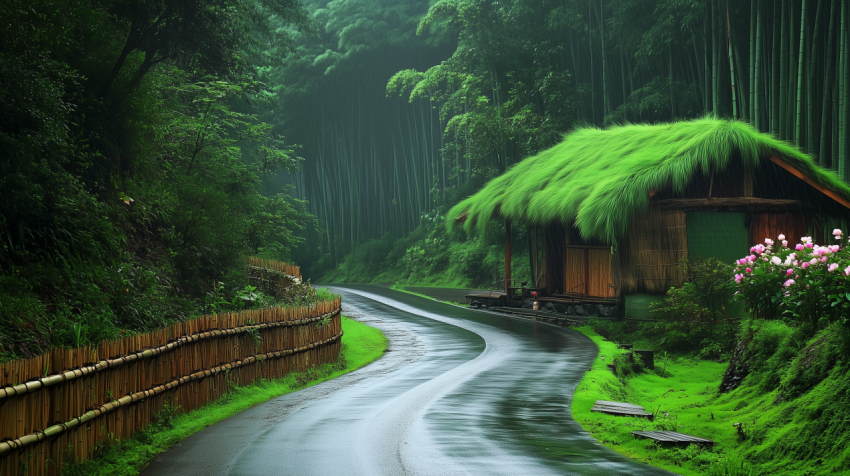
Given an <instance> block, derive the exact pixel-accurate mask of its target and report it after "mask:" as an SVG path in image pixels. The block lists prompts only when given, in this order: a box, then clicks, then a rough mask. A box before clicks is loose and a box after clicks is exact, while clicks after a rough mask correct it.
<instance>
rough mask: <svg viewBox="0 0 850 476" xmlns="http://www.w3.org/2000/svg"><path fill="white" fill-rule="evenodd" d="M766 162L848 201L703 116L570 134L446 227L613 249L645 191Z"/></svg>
mask: <svg viewBox="0 0 850 476" xmlns="http://www.w3.org/2000/svg"><path fill="white" fill-rule="evenodd" d="M771 156H775V157H777V158H779V159H781V160H783V161H785V162H786V163H787V164H790V165H791V166H793V167H795V168H797V169H798V170H799V171H800V172H802V173H803V174H805V175H806V176H808V178H809V179H810V180H812V181H813V182H815V183H817V184H818V185H820V186H822V187H823V188H825V189H827V190H830V191H832V192H834V193H835V194H837V195H838V196H840V197H842V198H844V199H850V187H848V186H847V184H845V183H844V182H842V181H841V180H840V179H839V178H838V176H837V175H835V174H834V173H833V172H831V171H828V170H825V169H823V168H820V167H818V166H817V165H816V164H815V162H814V161H813V160H812V158H811V157H809V156H807V155H806V154H804V153H802V152H801V151H800V150H798V149H797V148H795V147H793V146H791V145H789V144H788V143H786V142H783V141H781V140H778V139H776V138H774V137H772V136H771V135H769V134H762V133H759V132H757V131H756V130H754V129H753V128H752V127H751V126H750V125H749V124H746V123H743V122H739V121H729V120H721V119H716V118H712V117H708V118H703V119H698V120H693V121H683V122H674V123H670V124H659V125H640V124H635V125H626V126H620V127H612V128H610V129H605V130H601V129H597V128H591V127H588V128H581V129H577V130H576V131H574V132H572V133H570V134H568V135H566V136H565V138H564V140H563V141H562V142H561V143H560V144H558V145H556V146H554V147H552V148H550V149H548V150H545V151H543V152H540V153H539V154H537V155H535V156H533V157H529V158H527V159H525V160H523V161H521V162H519V163H517V164H516V165H514V166H513V167H511V168H510V169H509V170H508V171H507V172H505V173H504V174H503V175H501V176H499V177H497V178H495V179H493V180H491V181H490V182H489V183H487V184H486V185H485V186H484V188H483V189H481V190H480V191H479V192H478V193H476V194H475V195H473V196H471V197H469V198H467V199H466V200H463V201H462V202H460V203H459V204H457V205H456V206H455V207H453V208H452V209H451V210H450V211H449V213H448V218H449V223H452V224H454V223H459V222H461V221H463V223H464V227H465V228H466V230H467V231H469V232H474V231H476V229H477V230H479V231H480V230H483V229H484V227H486V225H487V222H489V221H490V219H491V218H493V217H495V216H502V217H505V218H509V219H511V220H516V221H520V222H524V223H532V224H545V223H551V222H564V223H571V222H575V226H576V227H577V228H578V229H579V231H580V232H581V234H582V236H584V237H585V238H599V239H603V240H605V241H606V242H608V243H614V242H616V241H617V238H618V237H619V236H622V234H623V233H625V231H626V227H627V226H628V224H629V222H630V221H631V219H632V218H633V217H634V216H635V215H636V214H638V213H641V212H643V211H645V210H647V208H648V207H649V201H650V196H649V192H650V191H661V190H672V191H673V192H674V193H677V192H681V191H682V190H684V188H685V187H686V186H687V184H688V183H689V182H690V180H691V179H692V178H693V177H694V176H696V175H698V174H705V175H708V174H709V173H710V172H711V170H714V171H715V172H722V171H724V170H725V169H726V168H727V167H729V166H730V164H732V163H733V162H736V161H740V163H741V164H742V165H744V166H747V167H751V168H752V169H753V170H754V172H753V173H754V174H758V169H759V167H761V166H763V165H764V164H765V163H768V162H769V158H770V157H771ZM462 215H465V217H462ZM459 217H461V219H460V220H458V218H459ZM464 218H465V220H464Z"/></svg>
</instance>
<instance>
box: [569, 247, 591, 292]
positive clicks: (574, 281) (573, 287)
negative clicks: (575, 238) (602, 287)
mask: <svg viewBox="0 0 850 476" xmlns="http://www.w3.org/2000/svg"><path fill="white" fill-rule="evenodd" d="M565 252H566V253H565V258H566V259H565V260H564V262H565V263H564V292H567V293H576V294H586V293H587V283H586V282H585V277H586V276H587V269H586V265H587V256H586V255H587V250H586V249H584V248H573V247H569V248H566V250H565Z"/></svg>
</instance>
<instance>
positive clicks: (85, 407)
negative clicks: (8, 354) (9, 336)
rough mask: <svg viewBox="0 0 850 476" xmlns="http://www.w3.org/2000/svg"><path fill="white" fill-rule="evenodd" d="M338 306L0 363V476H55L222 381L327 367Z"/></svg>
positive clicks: (222, 388) (179, 327) (263, 313)
mask: <svg viewBox="0 0 850 476" xmlns="http://www.w3.org/2000/svg"><path fill="white" fill-rule="evenodd" d="M295 270H296V272H297V267H296V268H295ZM340 305H341V303H340V300H339V299H335V300H333V301H325V302H320V303H318V304H317V305H316V306H311V307H300V308H286V309H284V308H271V309H261V310H256V311H254V310H250V311H242V312H238V313H228V314H218V315H214V316H203V317H199V318H197V319H193V320H190V321H185V322H181V323H178V324H175V325H173V326H171V327H168V328H165V329H162V330H159V331H156V332H151V333H148V334H143V335H138V336H133V337H129V338H126V339H122V340H118V341H112V342H103V343H102V344H101V345H100V346H99V347H97V348H91V347H83V348H79V349H54V350H53V351H51V352H49V353H47V354H44V355H41V356H39V357H35V358H32V359H29V360H19V361H14V362H9V363H6V364H0V475H17V474H26V475H43V474H58V473H59V471H60V469H61V467H62V464H63V462H65V461H68V460H73V459H84V458H87V457H88V456H89V455H90V453H91V451H92V450H94V449H96V448H97V447H99V446H102V445H105V444H108V443H109V442H110V441H113V440H114V439H115V438H127V437H129V436H131V435H132V434H133V432H135V431H138V430H142V429H144V428H146V427H147V426H148V425H149V424H150V423H151V422H152V421H153V420H154V419H155V418H156V416H157V415H158V414H159V413H160V412H161V411H162V409H163V406H164V405H165V404H169V405H175V406H179V410H180V411H183V412H185V411H190V410H193V409H195V408H198V407H199V406H201V405H203V404H205V403H208V402H211V401H213V400H215V399H217V398H218V397H220V396H221V395H222V394H224V393H225V392H226V391H227V390H228V389H229V388H230V385H231V383H233V384H237V385H247V384H249V383H251V382H253V381H254V380H256V379H258V378H266V379H274V378H280V377H283V376H285V375H286V374H288V373H290V372H301V371H304V370H307V369H308V368H309V367H311V366H313V365H320V364H324V363H332V362H336V360H337V358H338V356H339V351H340V347H341V338H342V324H341V321H340Z"/></svg>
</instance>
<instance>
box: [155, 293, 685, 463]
mask: <svg viewBox="0 0 850 476" xmlns="http://www.w3.org/2000/svg"><path fill="white" fill-rule="evenodd" d="M336 291H337V292H339V293H341V294H342V295H343V303H344V311H345V313H346V315H350V316H352V317H355V318H357V319H358V320H360V321H362V322H366V323H368V324H369V325H371V326H374V327H378V328H379V329H381V330H382V331H383V332H384V333H385V334H386V335H387V337H388V338H389V341H390V346H389V349H388V353H387V354H386V355H385V356H384V357H382V358H381V359H379V360H378V361H376V362H374V363H372V364H370V365H368V366H366V367H364V368H362V369H360V370H357V371H355V372H352V373H349V374H346V375H344V376H341V377H338V378H336V379H333V380H330V381H327V382H324V383H322V384H320V385H316V386H314V387H310V388H307V389H304V390H301V391H298V392H295V393H291V394H289V395H284V396H282V397H279V398H276V399H274V400H271V401H269V402H267V403H264V404H262V405H259V406H256V407H254V408H251V409H249V410H247V411H244V412H242V413H240V414H238V415H236V416H234V417H232V418H229V419H227V420H224V421H222V422H220V423H217V424H215V425H213V426H210V427H209V428H206V429H205V430H203V431H201V432H199V433H196V434H195V435H192V436H190V437H189V438H187V439H185V440H184V441H183V442H181V443H179V444H177V445H176V446H175V447H174V448H172V449H170V450H168V451H166V452H165V453H163V454H161V455H160V456H159V457H157V458H156V459H155V460H154V461H153V462H152V463H151V464H150V466H148V467H147V468H146V469H145V470H144V471H143V472H142V474H143V475H149V476H154V475H156V476H160V475H175V476H176V475H181V476H185V475H213V474H226V475H267V474H268V475H272V474H275V475H276V474H281V475H283V474H292V475H367V476H373V475H375V476H376V475H392V476H395V475H407V474H410V475H454V474H463V475H467V474H468V475H477V474H481V475H499V474H505V475H517V474H530V475H546V474H600V475H614V474H623V475H652V474H669V473H666V472H664V471H661V470H659V469H656V468H653V467H651V466H648V465H646V464H643V463H639V462H636V461H633V460H630V459H628V458H626V457H624V456H622V455H619V454H617V453H615V452H613V451H611V450H609V449H607V448H605V447H603V446H601V445H599V444H597V443H596V441H595V440H594V439H593V438H591V437H590V435H589V434H588V433H586V432H584V431H582V429H581V427H580V426H579V425H578V424H577V423H576V422H575V421H573V420H572V418H571V416H570V401H571V399H572V392H573V390H574V389H575V387H576V385H578V382H579V380H581V377H582V374H583V373H584V370H585V369H587V368H588V367H589V365H590V363H591V362H592V360H593V358H594V357H595V356H596V352H597V349H596V346H595V345H594V344H593V343H592V342H590V340H588V339H587V338H585V337H584V336H582V335H581V334H579V333H577V332H574V331H570V330H567V329H560V328H556V327H552V326H548V325H546V324H540V323H536V322H532V321H527V320H520V319H515V318H511V317H508V316H504V317H503V316H498V315H493V314H489V313H482V312H478V311H473V310H468V309H462V308H458V307H455V306H449V305H446V304H442V303H439V302H435V301H431V300H427V299H424V298H420V297H417V296H413V295H409V294H404V293H400V292H397V291H392V290H389V289H386V288H381V287H377V286H347V287H345V288H336Z"/></svg>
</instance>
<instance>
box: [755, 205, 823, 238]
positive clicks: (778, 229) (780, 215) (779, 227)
mask: <svg viewBox="0 0 850 476" xmlns="http://www.w3.org/2000/svg"><path fill="white" fill-rule="evenodd" d="M808 232H809V229H808V227H807V226H806V217H805V215H803V213H802V212H764V213H755V214H753V215H752V218H751V219H750V244H753V245H755V244H758V243H764V239H765V238H770V239H771V240H774V241H776V239H777V237H778V236H779V235H780V234H782V235H785V236H786V238H785V239H786V240H788V243H791V244H795V243H799V242H800V238H801V237H803V236H807V235H808Z"/></svg>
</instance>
